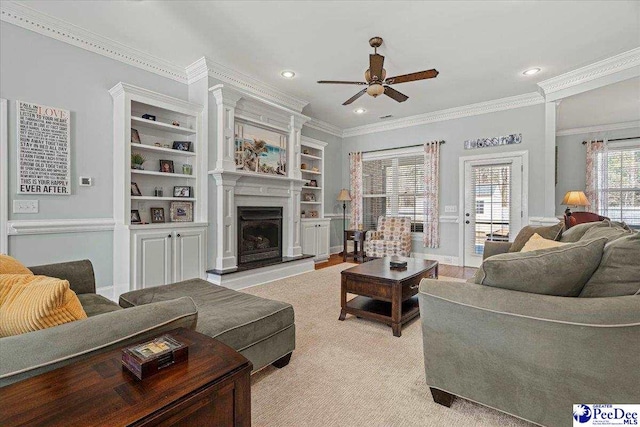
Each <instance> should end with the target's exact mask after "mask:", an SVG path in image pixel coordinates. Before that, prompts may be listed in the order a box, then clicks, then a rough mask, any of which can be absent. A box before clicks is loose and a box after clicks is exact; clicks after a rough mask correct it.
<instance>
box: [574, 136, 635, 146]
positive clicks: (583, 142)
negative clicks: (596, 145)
mask: <svg viewBox="0 0 640 427" xmlns="http://www.w3.org/2000/svg"><path fill="white" fill-rule="evenodd" d="M630 139H640V136H632V137H629V138H616V139H607V142H612V141H628V140H630ZM590 142H604V141H603V140H602V139H600V140H598V141H582V145H587V144H588V143H590Z"/></svg>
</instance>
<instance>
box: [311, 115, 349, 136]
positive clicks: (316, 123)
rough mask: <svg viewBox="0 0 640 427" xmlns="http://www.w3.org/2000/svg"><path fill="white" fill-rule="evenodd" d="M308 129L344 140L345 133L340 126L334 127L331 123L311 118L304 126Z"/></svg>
mask: <svg viewBox="0 0 640 427" xmlns="http://www.w3.org/2000/svg"><path fill="white" fill-rule="evenodd" d="M304 125H305V126H306V127H309V128H312V129H316V130H319V131H321V132H324V133H328V134H330V135H334V136H339V137H340V138H342V134H343V131H342V129H340V128H339V127H338V126H334V125H332V124H331V123H327V122H323V121H322V120H318V119H314V118H311V119H310V120H309V121H308V122H307V123H305V124H304Z"/></svg>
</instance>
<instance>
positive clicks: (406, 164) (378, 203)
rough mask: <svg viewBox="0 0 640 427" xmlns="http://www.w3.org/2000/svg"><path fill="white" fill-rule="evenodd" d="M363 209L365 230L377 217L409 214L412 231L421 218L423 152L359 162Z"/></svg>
mask: <svg viewBox="0 0 640 427" xmlns="http://www.w3.org/2000/svg"><path fill="white" fill-rule="evenodd" d="M362 187H363V188H362V198H363V200H362V208H363V209H362V211H363V222H364V227H365V229H375V228H376V225H377V221H378V217H380V216H394V215H398V216H408V217H411V231H413V232H420V233H421V232H422V230H423V221H424V211H423V209H424V155H423V154H422V153H420V154H412V155H406V156H398V157H388V158H386V157H385V158H376V159H370V160H367V159H365V160H363V161H362Z"/></svg>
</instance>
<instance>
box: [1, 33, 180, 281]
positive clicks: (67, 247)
mask: <svg viewBox="0 0 640 427" xmlns="http://www.w3.org/2000/svg"><path fill="white" fill-rule="evenodd" d="M120 81H123V82H126V83H131V84H133V85H136V86H141V87H144V88H147V89H150V90H153V91H158V92H162V93H164V94H167V95H171V96H175V97H177V98H181V99H186V98H187V86H186V85H183V84H180V83H178V82H176V81H173V80H170V79H166V78H163V77H160V76H158V75H156V74H153V73H149V72H146V71H144V70H141V69H138V68H135V67H132V66H129V65H126V64H124V63H121V62H118V61H115V60H112V59H109V58H106V57H104V56H101V55H98V54H95V53H92V52H89V51H86V50H83V49H79V48H77V47H74V46H71V45H69V44H66V43H63V42H60V41H57V40H54V39H51V38H49V37H45V36H42V35H40V34H37V33H34V32H31V31H28V30H25V29H23V28H19V27H16V26H14V25H11V24H7V23H5V22H1V23H0V97H2V98H6V99H7V100H8V109H9V117H8V121H9V123H8V124H9V203H10V214H9V219H10V220H33V219H38V220H47V219H79V218H112V217H113V203H112V200H113V196H112V194H113V173H112V163H113V149H112V146H113V105H112V99H111V95H109V92H108V91H109V89H110V88H112V87H113V86H114V85H115V84H116V83H118V82H120ZM16 100H21V101H30V102H35V103H39V104H44V105H50V106H54V107H60V108H64V109H67V110H70V111H71V156H72V158H71V182H72V187H71V192H72V194H71V195H70V196H55V195H46V196H42V195H37V196H33V195H32V196H23V195H17V194H16V174H17V171H16V164H17V161H16V129H15V123H16V104H15V101H16ZM79 176H90V177H93V182H94V185H93V186H92V187H79V186H78V177H79ZM16 199H27V200H34V199H37V200H39V204H40V206H39V208H40V209H39V213H37V214H13V213H11V206H12V203H13V200H16ZM112 251H113V243H112V233H111V232H91V233H70V234H64V235H63V234H49V235H30V236H11V237H10V238H9V253H10V254H11V255H13V256H15V257H17V258H19V259H20V260H21V261H23V262H24V263H26V264H27V265H36V264H43V263H49V262H58V261H64V260H73V259H82V258H89V259H91V261H92V262H93V264H94V268H95V271H96V280H97V283H98V286H101V287H108V286H111V285H112V259H113V256H112Z"/></svg>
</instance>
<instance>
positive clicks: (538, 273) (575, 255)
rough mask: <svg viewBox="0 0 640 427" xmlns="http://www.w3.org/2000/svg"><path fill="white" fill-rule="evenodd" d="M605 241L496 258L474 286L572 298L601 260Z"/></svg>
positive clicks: (486, 262)
mask: <svg viewBox="0 0 640 427" xmlns="http://www.w3.org/2000/svg"><path fill="white" fill-rule="evenodd" d="M606 242H607V239H605V238H602V239H597V240H590V241H584V242H576V243H572V244H567V245H564V246H561V247H558V248H552V249H541V250H537V251H532V252H519V253H508V254H501V255H495V256H492V257H491V258H487V259H486V260H484V262H483V263H482V265H481V266H480V268H479V269H478V271H477V272H476V274H475V276H474V283H476V284H479V285H487V286H493V287H497V288H503V289H511V290H514V291H521V292H529V293H534V294H544V295H556V296H565V297H575V296H578V295H579V294H580V291H582V288H583V287H584V285H585V283H587V281H588V280H589V278H590V277H591V275H592V274H593V272H594V271H595V269H596V268H597V267H598V264H599V263H600V259H601V258H602V249H603V248H604V245H605V243H606Z"/></svg>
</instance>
